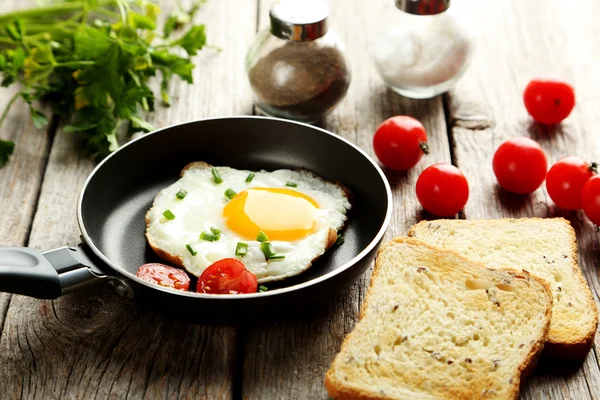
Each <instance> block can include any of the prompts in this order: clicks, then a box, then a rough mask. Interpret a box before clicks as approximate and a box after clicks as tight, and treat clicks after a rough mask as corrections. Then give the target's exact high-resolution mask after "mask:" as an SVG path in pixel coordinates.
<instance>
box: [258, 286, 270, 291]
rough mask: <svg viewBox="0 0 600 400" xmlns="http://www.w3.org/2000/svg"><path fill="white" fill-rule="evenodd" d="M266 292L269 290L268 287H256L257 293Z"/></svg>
mask: <svg viewBox="0 0 600 400" xmlns="http://www.w3.org/2000/svg"><path fill="white" fill-rule="evenodd" d="M267 290H269V288H268V287H266V286H263V285H260V286H259V287H258V291H259V292H266V291H267Z"/></svg>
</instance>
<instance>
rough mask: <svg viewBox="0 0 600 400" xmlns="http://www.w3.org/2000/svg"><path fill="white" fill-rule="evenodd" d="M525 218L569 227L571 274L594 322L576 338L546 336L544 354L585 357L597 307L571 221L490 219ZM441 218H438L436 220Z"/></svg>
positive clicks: (413, 231)
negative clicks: (582, 265)
mask: <svg viewBox="0 0 600 400" xmlns="http://www.w3.org/2000/svg"><path fill="white" fill-rule="evenodd" d="M527 220H535V221H544V220H559V221H561V222H563V223H565V224H566V225H567V226H568V227H569V232H570V233H569V234H570V236H571V239H570V241H569V242H570V247H571V260H572V265H571V267H572V269H573V274H574V275H575V276H576V277H577V280H578V281H579V283H580V285H581V287H582V288H586V289H587V290H585V292H586V293H585V295H586V306H587V308H588V309H589V310H590V311H591V312H592V313H593V317H594V324H593V326H592V329H590V330H589V331H588V332H586V334H585V336H583V337H578V338H566V337H565V338H560V337H556V335H554V336H548V340H547V342H546V346H545V348H544V354H545V355H548V356H549V357H552V358H560V359H565V360H580V359H582V358H585V356H586V355H587V354H588V353H589V351H590V349H591V348H592V345H593V344H594V337H595V335H596V331H597V329H598V307H597V305H596V302H595V301H594V297H593V295H592V292H591V290H590V288H589V285H588V283H587V281H586V280H585V278H584V276H583V273H582V271H581V268H580V267H579V262H578V252H577V235H576V234H575V229H573V226H572V225H571V223H570V222H569V221H568V220H567V219H565V218H562V217H557V218H498V219H494V220H491V221H527ZM440 221H443V220H438V222H440ZM429 222H432V221H426V220H423V221H420V222H419V223H417V224H415V225H413V226H412V227H411V228H410V230H409V231H408V236H409V237H414V236H415V234H416V230H417V227H418V226H419V225H423V224H426V223H429Z"/></svg>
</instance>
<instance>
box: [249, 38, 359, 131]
mask: <svg viewBox="0 0 600 400" xmlns="http://www.w3.org/2000/svg"><path fill="white" fill-rule="evenodd" d="M246 73H247V74H248V80H249V82H250V86H251V87H252V91H253V94H254V102H255V104H256V105H257V107H258V108H259V109H260V110H261V111H262V112H263V113H265V114H267V115H270V116H274V117H280V118H287V119H292V120H296V121H300V122H306V123H313V122H317V121H319V120H321V119H322V118H323V117H324V116H326V115H327V114H328V113H330V112H331V111H332V110H333V109H334V108H335V106H336V105H337V104H338V103H339V102H340V101H341V100H342V99H343V97H344V96H345V94H346V91H347V90H348V86H349V84H350V75H351V74H350V68H349V64H348V61H347V59H346V56H345V55H344V49H343V44H342V42H341V41H340V39H339V37H338V35H337V33H336V32H335V31H333V30H329V31H328V32H327V33H326V34H325V35H324V36H322V37H320V38H318V39H315V40H309V41H295V40H286V39H281V38H278V37H276V36H274V35H273V34H271V32H270V30H269V29H265V30H263V31H261V32H260V33H259V34H258V35H257V36H256V38H255V41H254V43H253V44H252V46H251V47H250V49H249V51H248V53H247V56H246Z"/></svg>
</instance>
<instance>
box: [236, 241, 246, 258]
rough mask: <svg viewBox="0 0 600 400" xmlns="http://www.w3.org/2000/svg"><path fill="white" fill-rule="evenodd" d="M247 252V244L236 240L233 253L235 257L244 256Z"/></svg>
mask: <svg viewBox="0 0 600 400" xmlns="http://www.w3.org/2000/svg"><path fill="white" fill-rule="evenodd" d="M246 254H248V244H246V243H242V242H238V244H237V246H235V255H236V256H237V257H244V256H245V255H246Z"/></svg>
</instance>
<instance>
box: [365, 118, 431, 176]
mask: <svg viewBox="0 0 600 400" xmlns="http://www.w3.org/2000/svg"><path fill="white" fill-rule="evenodd" d="M373 149H374V150H375V154H376V155H377V158H379V161H381V163H382V164H383V165H385V166H386V167H387V168H389V169H393V170H396V171H405V170H407V169H410V168H412V167H414V166H415V165H417V163H418V162H419V160H420V159H421V157H423V154H428V153H429V148H428V147H427V134H426V133H425V128H424V127H423V124H421V123H420V122H419V121H417V120H416V119H414V118H412V117H408V116H405V115H400V116H397V117H392V118H389V119H387V120H385V121H384V122H383V124H381V125H380V126H379V128H377V131H376V132H375V136H373Z"/></svg>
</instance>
